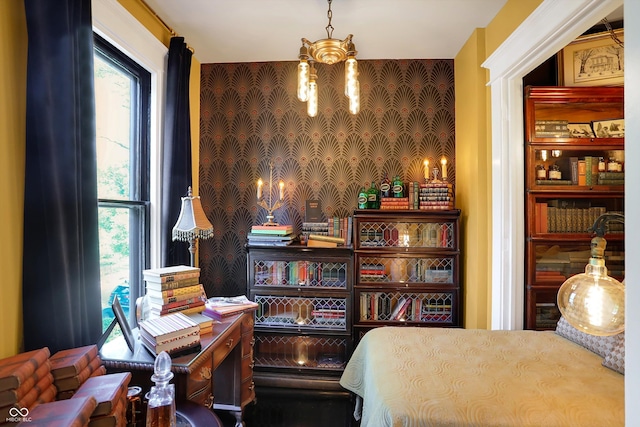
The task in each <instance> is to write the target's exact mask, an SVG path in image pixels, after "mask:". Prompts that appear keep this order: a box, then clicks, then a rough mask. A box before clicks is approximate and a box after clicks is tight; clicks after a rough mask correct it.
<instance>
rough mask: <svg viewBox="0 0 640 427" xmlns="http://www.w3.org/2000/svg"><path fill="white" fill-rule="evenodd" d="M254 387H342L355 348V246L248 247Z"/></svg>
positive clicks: (329, 389) (337, 389)
mask: <svg viewBox="0 0 640 427" xmlns="http://www.w3.org/2000/svg"><path fill="white" fill-rule="evenodd" d="M247 279H248V280H247V294H248V295H249V298H250V299H251V300H253V301H255V302H257V303H258V305H259V306H258V309H257V310H256V312H255V346H254V361H255V366H254V381H255V383H256V385H257V386H263V387H287V388H298V389H311V390H326V391H334V392H345V390H344V389H342V388H341V387H340V385H339V383H338V381H339V379H340V375H342V371H343V369H344V366H345V365H346V363H347V361H348V360H349V356H350V355H351V352H352V350H353V336H352V315H351V310H352V291H353V251H352V249H351V248H350V247H337V248H318V247H307V246H304V245H296V244H293V245H290V246H272V247H270V246H251V245H249V246H247Z"/></svg>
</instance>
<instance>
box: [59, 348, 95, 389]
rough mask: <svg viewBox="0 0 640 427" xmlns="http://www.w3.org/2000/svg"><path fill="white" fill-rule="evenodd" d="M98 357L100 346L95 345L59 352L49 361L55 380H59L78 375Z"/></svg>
mask: <svg viewBox="0 0 640 427" xmlns="http://www.w3.org/2000/svg"><path fill="white" fill-rule="evenodd" d="M97 355H98V346H96V345H95V344H94V345H88V346H85V347H76V348H70V349H67V350H61V351H59V352H57V353H56V354H54V355H53V356H51V358H50V359H49V360H50V361H51V373H52V374H53V378H55V379H56V380H57V379H60V378H69V377H73V376H74V375H78V374H79V373H80V371H82V370H83V369H84V368H86V367H87V365H89V362H91V361H92V360H93V359H94V358H95V357H96V356H97Z"/></svg>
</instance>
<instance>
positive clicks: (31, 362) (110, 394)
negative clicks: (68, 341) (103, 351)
mask: <svg viewBox="0 0 640 427" xmlns="http://www.w3.org/2000/svg"><path fill="white" fill-rule="evenodd" d="M96 361H98V362H96ZM130 379H131V374H130V373H128V372H126V373H120V374H110V375H107V374H106V369H105V367H104V366H103V365H102V362H101V360H100V358H99V356H98V349H97V346H96V345H90V346H85V347H78V348H72V349H67V350H61V351H59V352H57V353H55V354H54V355H53V356H50V352H49V349H48V348H47V347H43V348H41V349H38V350H33V351H29V352H25V353H20V354H17V355H15V356H11V357H8V358H5V359H2V360H0V417H2V418H0V419H4V420H5V421H6V422H11V423H19V422H21V421H23V422H28V423H29V424H30V425H52V424H50V423H54V420H58V422H59V423H60V424H59V425H91V426H95V427H106V426H123V425H125V424H126V408H127V406H126V404H127V387H128V384H129V381H130Z"/></svg>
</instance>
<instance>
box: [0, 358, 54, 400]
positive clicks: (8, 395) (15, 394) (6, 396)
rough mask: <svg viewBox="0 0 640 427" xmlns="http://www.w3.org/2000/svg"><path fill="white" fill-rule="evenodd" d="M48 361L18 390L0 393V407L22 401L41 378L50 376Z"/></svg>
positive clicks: (13, 389)
mask: <svg viewBox="0 0 640 427" xmlns="http://www.w3.org/2000/svg"><path fill="white" fill-rule="evenodd" d="M50 372H51V371H50V364H49V361H48V360H47V361H45V362H44V363H43V364H42V365H40V367H39V368H38V369H36V371H35V372H34V373H33V374H32V375H31V376H29V377H28V378H27V379H26V380H25V381H24V382H23V383H22V384H20V386H19V387H18V388H12V389H9V390H5V391H0V407H4V406H9V405H12V404H14V403H16V402H18V401H20V399H22V398H23V397H24V396H25V395H26V394H27V393H28V392H29V391H30V390H31V389H32V388H33V386H34V385H36V384H37V382H38V381H40V380H41V379H42V378H44V377H45V376H46V375H49V374H50Z"/></svg>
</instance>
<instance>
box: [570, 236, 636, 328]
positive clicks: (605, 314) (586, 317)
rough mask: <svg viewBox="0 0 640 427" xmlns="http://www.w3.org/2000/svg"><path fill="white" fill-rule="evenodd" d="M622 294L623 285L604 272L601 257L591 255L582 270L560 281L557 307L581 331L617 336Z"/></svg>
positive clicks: (622, 319) (605, 270)
mask: <svg viewBox="0 0 640 427" xmlns="http://www.w3.org/2000/svg"><path fill="white" fill-rule="evenodd" d="M602 240H604V239H602ZM624 296H625V292H624V285H623V284H622V283H620V282H619V281H617V280H616V279H615V278H613V277H610V276H608V275H607V267H605V265H604V259H601V258H593V257H592V258H590V259H589V264H587V266H586V268H585V272H584V273H581V274H576V275H575V276H572V277H570V278H569V279H567V281H565V282H564V283H563V284H562V286H561V287H560V290H559V291H558V308H559V309H560V312H561V313H562V316H563V317H564V318H565V319H566V320H567V322H569V324H570V325H572V326H573V327H575V328H576V329H578V330H580V331H582V332H585V333H587V334H591V335H597V336H609V335H616V334H619V333H620V332H622V331H624V321H625V319H624Z"/></svg>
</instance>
